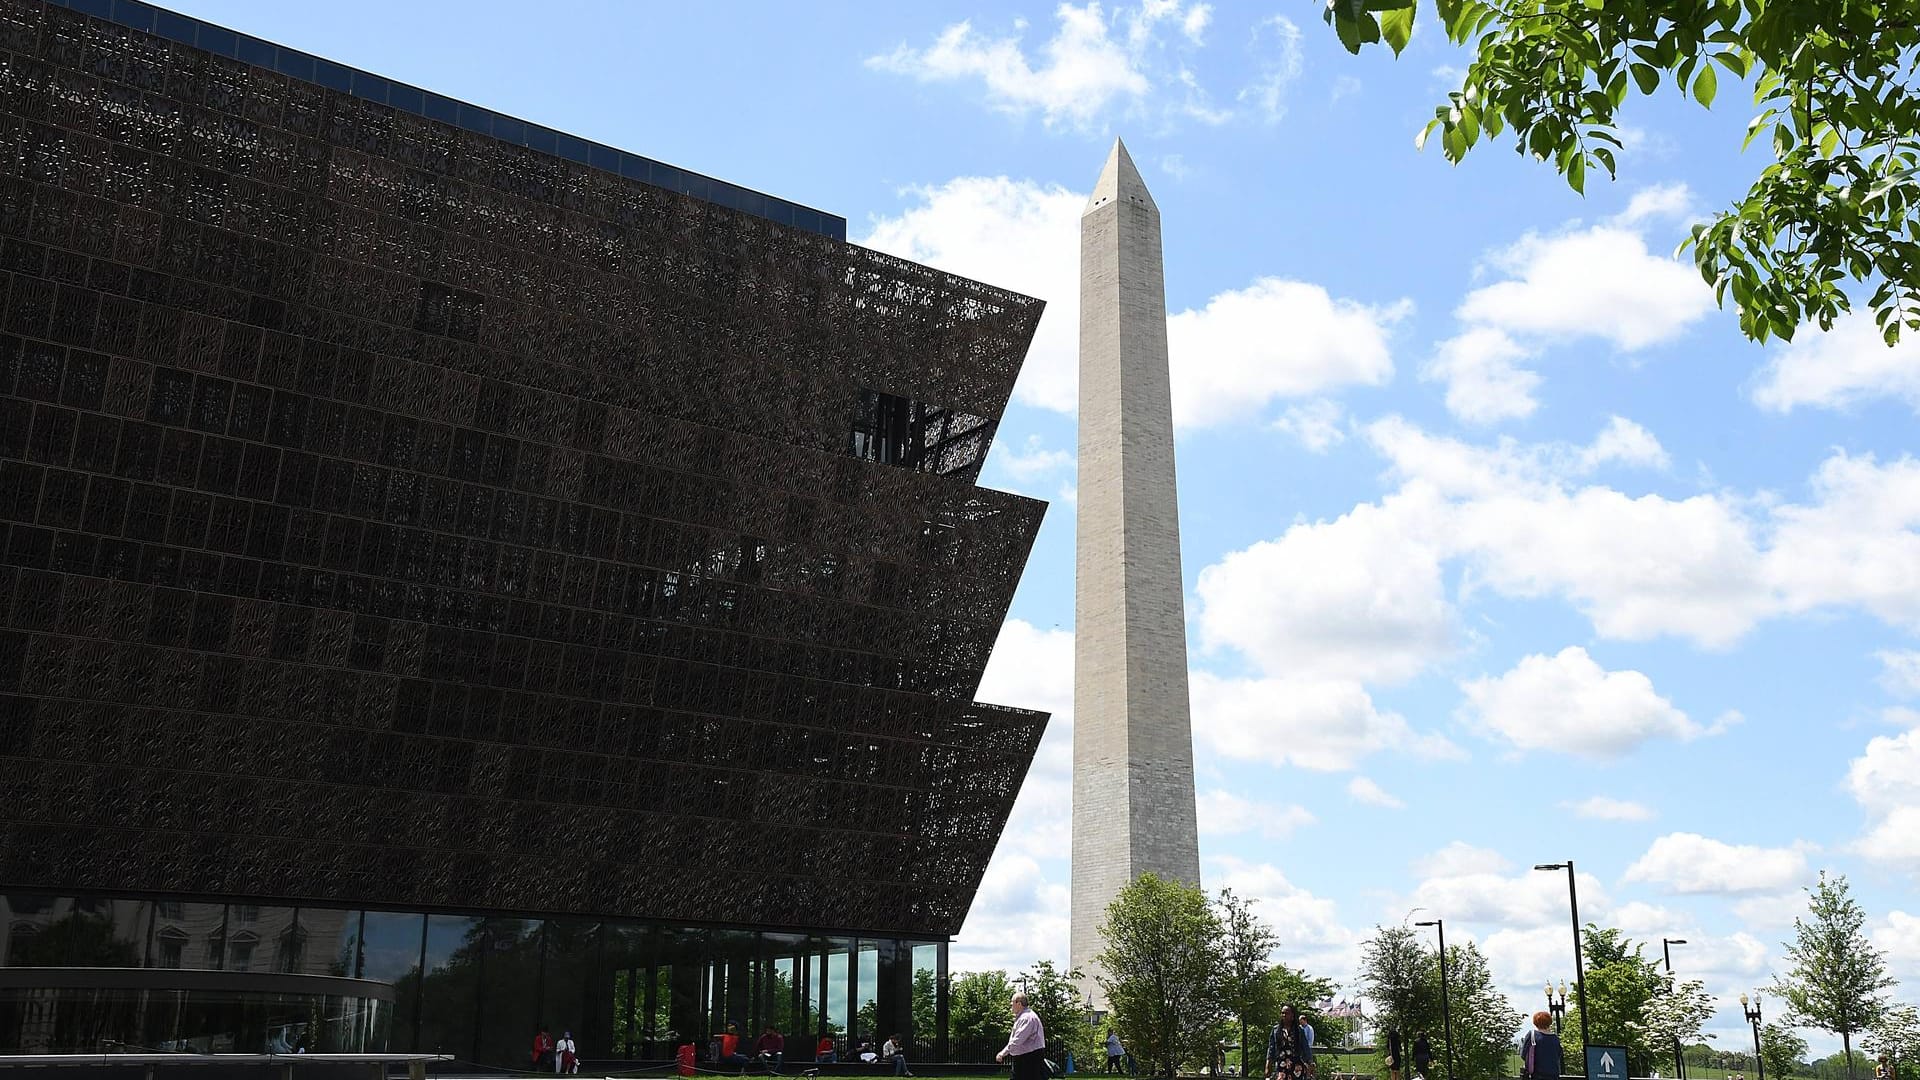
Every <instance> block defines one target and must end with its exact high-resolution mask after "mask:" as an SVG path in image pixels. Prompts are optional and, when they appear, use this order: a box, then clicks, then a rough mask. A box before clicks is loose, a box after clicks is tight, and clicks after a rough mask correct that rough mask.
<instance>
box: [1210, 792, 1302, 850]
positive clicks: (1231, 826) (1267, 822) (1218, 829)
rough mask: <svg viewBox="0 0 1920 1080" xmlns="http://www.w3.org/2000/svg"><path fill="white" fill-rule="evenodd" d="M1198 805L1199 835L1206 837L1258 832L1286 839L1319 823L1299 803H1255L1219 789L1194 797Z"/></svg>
mask: <svg viewBox="0 0 1920 1080" xmlns="http://www.w3.org/2000/svg"><path fill="white" fill-rule="evenodd" d="M1195 804H1196V806H1197V807H1198V809H1199V813H1200V833H1201V835H1203V836H1233V835H1236V834H1239V833H1247V832H1258V833H1259V834H1260V835H1261V836H1264V837H1266V838H1267V839H1269V840H1284V839H1286V838H1287V837H1289V836H1292V835H1293V833H1294V831H1295V830H1297V829H1301V828H1305V827H1306V826H1308V825H1312V824H1314V823H1315V822H1317V821H1318V820H1319V819H1318V818H1316V817H1314V816H1313V812H1312V811H1310V810H1308V809H1307V808H1306V807H1304V806H1301V805H1300V804H1298V803H1289V804H1287V805H1285V806H1281V805H1278V804H1275V803H1265V802H1255V801H1254V800H1252V799H1243V798H1241V797H1240V796H1238V795H1235V794H1234V793H1233V792H1231V791H1224V790H1221V789H1219V788H1215V789H1213V790H1211V791H1203V792H1201V793H1200V794H1199V795H1198V796H1197V797H1196V798H1195Z"/></svg>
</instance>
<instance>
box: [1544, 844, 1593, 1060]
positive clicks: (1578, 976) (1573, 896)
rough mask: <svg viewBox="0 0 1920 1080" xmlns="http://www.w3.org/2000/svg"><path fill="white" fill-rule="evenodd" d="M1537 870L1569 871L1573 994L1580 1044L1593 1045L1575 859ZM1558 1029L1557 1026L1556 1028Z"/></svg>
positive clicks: (1582, 1045)
mask: <svg viewBox="0 0 1920 1080" xmlns="http://www.w3.org/2000/svg"><path fill="white" fill-rule="evenodd" d="M1534 869H1535V870H1565V871H1566V872H1567V905H1568V907H1569V908H1571V909H1572V911H1573V996H1575V997H1577V998H1579V999H1580V1045H1581V1047H1583V1048H1584V1047H1587V1046H1591V1045H1592V1043H1591V1042H1590V1041H1589V1040H1588V1039H1587V975H1586V965H1585V964H1584V963H1582V962H1581V959H1580V890H1579V888H1578V886H1576V885H1575V884H1574V879H1573V860H1572V859H1568V860H1567V861H1566V862H1563V863H1559V862H1556V863H1539V864H1537V865H1536V866H1534ZM1556 1030H1557V1028H1556ZM1586 1071H1587V1066H1586V1063H1585V1062H1582V1063H1581V1065H1580V1074H1581V1075H1582V1076H1585V1075H1586Z"/></svg>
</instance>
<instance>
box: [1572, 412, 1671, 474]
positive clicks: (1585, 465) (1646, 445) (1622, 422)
mask: <svg viewBox="0 0 1920 1080" xmlns="http://www.w3.org/2000/svg"><path fill="white" fill-rule="evenodd" d="M1580 464H1581V467H1582V471H1584V472H1592V471H1593V470H1595V469H1598V468H1600V467H1601V466H1603V465H1626V466H1632V467H1634V468H1641V469H1664V468H1666V467H1667V466H1668V464H1669V461H1668V458H1667V451H1666V448H1665V447H1663V446H1661V445H1660V440H1659V439H1656V438H1654V437H1653V432H1651V431H1648V430H1647V429H1646V428H1643V427H1641V426H1640V425H1639V424H1636V423H1634V422H1633V421H1631V420H1628V419H1627V418H1626V417H1623V416H1615V417H1610V418H1609V419H1608V420H1607V426H1606V427H1605V428H1604V429H1603V430H1602V431H1601V432H1600V434H1599V435H1597V436H1595V437H1594V440H1593V445H1592V446H1589V447H1587V448H1586V449H1585V450H1583V451H1581V455H1580Z"/></svg>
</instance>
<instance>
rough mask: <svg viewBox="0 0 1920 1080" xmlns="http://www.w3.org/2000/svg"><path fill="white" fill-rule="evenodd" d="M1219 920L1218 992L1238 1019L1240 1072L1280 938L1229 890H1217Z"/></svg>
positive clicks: (1264, 1007) (1266, 998)
mask: <svg viewBox="0 0 1920 1080" xmlns="http://www.w3.org/2000/svg"><path fill="white" fill-rule="evenodd" d="M1219 919H1220V928H1221V931H1222V936H1221V940H1220V949H1221V953H1222V959H1224V960H1225V961H1226V963H1225V964H1224V965H1223V966H1222V969H1221V973H1220V974H1221V979H1222V982H1223V986H1222V994H1223V996H1224V997H1225V998H1226V1005H1227V1008H1228V1009H1230V1010H1232V1012H1233V1015H1234V1016H1235V1017H1236V1018H1238V1019H1239V1021H1240V1062H1241V1065H1242V1069H1241V1071H1242V1072H1243V1073H1244V1072H1246V1068H1245V1066H1246V1063H1247V1062H1249V1061H1251V1060H1252V1057H1251V1055H1250V1054H1249V1053H1248V1044H1247V1038H1248V1029H1249V1028H1250V1027H1252V1026H1254V1025H1257V1024H1259V1023H1260V1022H1261V1021H1262V1020H1264V1019H1265V1017H1266V1016H1267V1014H1268V1012H1269V1011H1270V1010H1269V1008H1268V1006H1269V1004H1270V1003H1271V1002H1272V1000H1273V997H1272V992H1273V983H1272V981H1271V980H1269V979H1268V978H1267V971H1268V957H1270V956H1272V955H1273V950H1274V948H1275V947H1276V946H1278V945H1279V944H1280V939H1279V938H1277V937H1275V936H1274V933H1273V928H1272V927H1270V926H1268V925H1267V924H1266V923H1265V922H1263V921H1261V919H1260V917H1259V916H1258V915H1255V914H1254V913H1253V901H1252V900H1249V899H1247V898H1245V897H1241V896H1235V895H1234V894H1233V890H1232V889H1221V890H1220V908H1219ZM1315 1000H1318V999H1315ZM1262 1052H1263V1053H1264V1048H1263V1050H1262Z"/></svg>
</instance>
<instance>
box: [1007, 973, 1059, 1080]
mask: <svg viewBox="0 0 1920 1080" xmlns="http://www.w3.org/2000/svg"><path fill="white" fill-rule="evenodd" d="M1011 1008H1012V1010H1013V1031H1012V1032H1011V1033H1010V1034H1009V1035H1008V1037H1007V1045H1006V1046H1005V1047H1004V1048H1003V1049H1001V1051H1000V1052H999V1053H998V1054H995V1055H994V1056H993V1060H995V1061H1006V1060H1008V1059H1009V1058H1011V1059H1012V1060H1013V1080H1048V1076H1047V1029H1046V1027H1045V1025H1043V1024H1041V1023H1040V1015H1039V1014H1038V1013H1036V1012H1034V1011H1033V1010H1032V1009H1029V1008H1027V995H1025V994H1015V995H1013V1002H1012V1005H1011Z"/></svg>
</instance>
